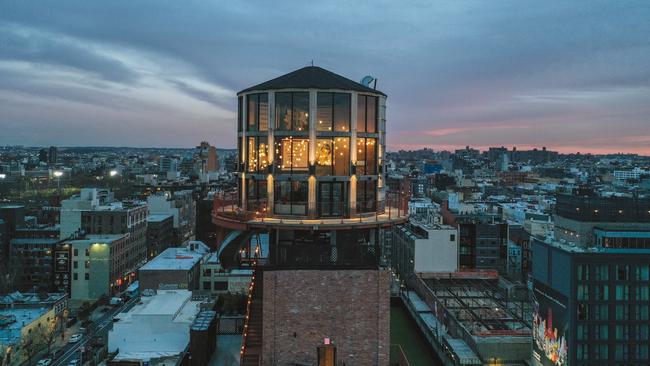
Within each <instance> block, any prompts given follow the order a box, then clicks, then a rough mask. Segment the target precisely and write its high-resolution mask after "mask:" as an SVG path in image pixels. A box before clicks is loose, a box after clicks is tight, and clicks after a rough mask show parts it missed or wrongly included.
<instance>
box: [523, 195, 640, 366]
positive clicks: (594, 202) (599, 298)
mask: <svg viewBox="0 0 650 366" xmlns="http://www.w3.org/2000/svg"><path fill="white" fill-rule="evenodd" d="M555 221H556V226H555V238H554V239H553V238H550V237H546V238H544V237H533V238H532V243H531V246H532V253H533V255H532V259H533V263H532V270H533V271H532V273H533V298H534V300H535V311H534V331H533V340H534V347H533V359H532V361H533V365H560V364H562V365H578V366H583V365H584V366H586V365H648V364H650V356H649V352H650V350H649V345H650V330H649V327H650V315H649V313H650V310H649V308H650V290H649V288H650V274H649V273H650V269H649V268H650V267H649V263H650V198H648V197H636V198H622V197H602V196H599V195H597V194H595V193H594V192H593V191H589V190H584V189H581V190H575V191H574V192H573V194H560V195H558V196H557V204H556V208H555Z"/></svg>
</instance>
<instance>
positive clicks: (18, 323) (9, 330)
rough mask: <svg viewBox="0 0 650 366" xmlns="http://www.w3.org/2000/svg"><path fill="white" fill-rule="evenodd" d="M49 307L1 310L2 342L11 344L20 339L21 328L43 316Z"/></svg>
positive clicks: (0, 341)
mask: <svg viewBox="0 0 650 366" xmlns="http://www.w3.org/2000/svg"><path fill="white" fill-rule="evenodd" d="M48 310H49V309H48V308H45V307H44V308H36V309H2V310H0V344H4V345H11V344H16V343H18V342H19V341H20V330H21V329H23V327H24V326H25V325H28V324H30V323H32V322H33V321H34V320H36V319H38V318H39V317H41V316H42V315H43V314H45V312H47V311H48Z"/></svg>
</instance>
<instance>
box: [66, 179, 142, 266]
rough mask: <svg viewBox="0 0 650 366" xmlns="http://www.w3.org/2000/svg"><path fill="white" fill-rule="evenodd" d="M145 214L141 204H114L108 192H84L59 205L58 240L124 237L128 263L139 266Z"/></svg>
mask: <svg viewBox="0 0 650 366" xmlns="http://www.w3.org/2000/svg"><path fill="white" fill-rule="evenodd" d="M148 211H149V210H148V207H147V205H146V204H145V203H144V202H140V201H124V202H118V201H115V200H114V198H113V193H112V192H111V191H109V190H106V189H98V188H84V189H82V190H81V192H80V193H79V195H76V196H73V197H71V198H70V199H67V200H63V201H62V202H61V239H68V238H75V237H79V236H81V235H120V234H128V235H127V236H126V238H127V244H126V248H125V250H126V251H127V252H128V255H129V261H133V263H139V264H142V263H144V262H145V261H146V259H147V216H148V215H149V212H148ZM134 266H135V267H137V264H134Z"/></svg>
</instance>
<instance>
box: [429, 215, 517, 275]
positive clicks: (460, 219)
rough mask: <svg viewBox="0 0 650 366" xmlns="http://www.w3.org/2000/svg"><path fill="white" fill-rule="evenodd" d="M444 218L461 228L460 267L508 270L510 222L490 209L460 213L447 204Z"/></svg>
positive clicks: (459, 236)
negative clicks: (490, 211) (489, 210)
mask: <svg viewBox="0 0 650 366" xmlns="http://www.w3.org/2000/svg"><path fill="white" fill-rule="evenodd" d="M442 213H443V216H444V218H445V219H444V222H445V223H446V224H449V225H452V226H454V227H457V228H458V248H459V267H460V269H494V270H497V271H499V272H500V273H505V272H506V268H507V260H508V223H507V222H506V221H504V220H503V219H501V217H500V216H499V215H496V214H489V213H469V214H456V213H454V212H452V211H449V210H447V209H446V207H445V206H443V210H442Z"/></svg>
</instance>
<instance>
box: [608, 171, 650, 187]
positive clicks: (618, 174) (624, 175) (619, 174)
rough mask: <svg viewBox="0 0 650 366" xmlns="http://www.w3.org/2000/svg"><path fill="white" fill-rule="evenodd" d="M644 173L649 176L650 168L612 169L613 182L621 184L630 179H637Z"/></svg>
mask: <svg viewBox="0 0 650 366" xmlns="http://www.w3.org/2000/svg"><path fill="white" fill-rule="evenodd" d="M645 175H649V176H650V170H645V169H641V168H639V167H635V168H634V169H631V170H614V182H615V183H619V184H622V183H625V182H626V181H628V180H630V179H634V180H638V179H640V178H641V177H642V176H645Z"/></svg>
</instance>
